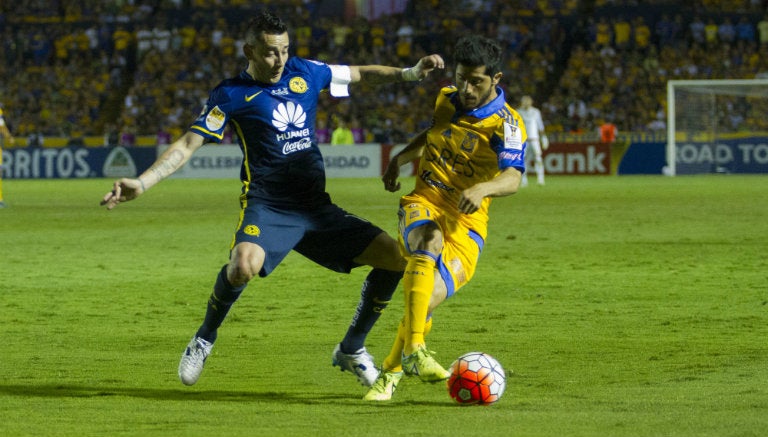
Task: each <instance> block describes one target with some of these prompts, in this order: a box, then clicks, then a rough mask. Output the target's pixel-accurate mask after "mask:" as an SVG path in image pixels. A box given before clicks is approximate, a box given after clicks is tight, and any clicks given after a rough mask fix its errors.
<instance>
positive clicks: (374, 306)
mask: <svg viewBox="0 0 768 437" xmlns="http://www.w3.org/2000/svg"><path fill="white" fill-rule="evenodd" d="M402 277H403V272H393V271H390V270H383V269H373V270H371V272H370V273H369V274H368V277H367V278H365V282H363V288H362V291H361V293H360V302H359V303H358V304H357V310H356V311H355V316H354V317H353V318H352V323H350V325H349V329H347V334H346V335H345V336H344V339H343V340H342V341H341V351H342V352H344V353H354V352H356V351H357V350H358V349H360V348H362V347H363V346H364V345H365V338H366V337H367V336H368V332H370V330H371V328H373V325H374V324H375V323H376V321H377V320H379V316H381V313H382V312H383V311H384V309H385V308H386V307H387V305H389V301H390V300H391V299H392V295H393V294H394V293H395V290H396V289H397V284H398V283H399V282H400V278H402Z"/></svg>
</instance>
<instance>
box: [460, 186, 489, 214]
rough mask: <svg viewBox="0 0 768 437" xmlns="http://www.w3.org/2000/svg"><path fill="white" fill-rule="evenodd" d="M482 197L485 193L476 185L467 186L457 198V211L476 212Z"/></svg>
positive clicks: (481, 202)
mask: <svg viewBox="0 0 768 437" xmlns="http://www.w3.org/2000/svg"><path fill="white" fill-rule="evenodd" d="M484 198H485V195H484V194H483V192H482V190H481V189H480V188H478V187H477V185H475V186H474V187H469V188H467V189H466V190H464V191H463V192H462V193H461V198H459V211H461V212H463V213H464V214H472V213H474V212H476V211H477V210H478V209H480V206H482V204H483V199H484Z"/></svg>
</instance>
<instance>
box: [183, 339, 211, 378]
mask: <svg viewBox="0 0 768 437" xmlns="http://www.w3.org/2000/svg"><path fill="white" fill-rule="evenodd" d="M211 349H213V343H211V342H210V341H207V340H204V339H202V338H200V337H192V340H190V342H189V344H188V345H187V348H186V349H185V350H184V353H183V354H182V355H181V361H179V379H181V382H182V383H183V384H184V385H193V384H194V383H196V382H197V380H198V378H200V374H201V373H203V366H204V365H205V359H206V358H208V355H209V354H210V353H211Z"/></svg>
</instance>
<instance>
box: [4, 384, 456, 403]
mask: <svg viewBox="0 0 768 437" xmlns="http://www.w3.org/2000/svg"><path fill="white" fill-rule="evenodd" d="M0 395H2V396H17V397H30V398H106V397H110V396H126V397H131V398H141V399H152V400H166V401H216V402H280V403H283V404H285V403H289V404H290V403H294V404H304V405H317V404H331V403H332V404H340V403H345V402H349V403H351V404H354V405H359V404H360V403H361V400H360V398H359V397H357V396H355V395H351V394H350V393H325V394H317V393H311V394H309V393H290V392H278V391H263V392H262V391H244V390H239V391H238V390H193V389H171V388H153V389H147V388H141V387H89V386H84V385H71V384H56V385H53V384H43V385H22V384H0ZM375 405H377V406H381V407H388V406H390V407H393V406H400V407H402V406H413V405H420V406H431V407H440V406H449V407H453V406H454V405H453V404H452V403H450V402H430V401H423V402H422V401H408V402H403V403H399V402H398V403H389V402H382V403H375Z"/></svg>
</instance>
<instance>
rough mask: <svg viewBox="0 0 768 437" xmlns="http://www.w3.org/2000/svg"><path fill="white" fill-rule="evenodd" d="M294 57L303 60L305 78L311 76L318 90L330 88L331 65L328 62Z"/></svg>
mask: <svg viewBox="0 0 768 437" xmlns="http://www.w3.org/2000/svg"><path fill="white" fill-rule="evenodd" d="M292 59H296V60H297V61H300V62H301V64H302V70H303V71H304V72H305V74H304V78H305V79H307V78H311V80H312V84H313V85H314V86H316V87H317V89H318V90H324V89H328V87H329V86H330V85H331V67H329V66H328V64H326V63H324V62H320V61H315V60H309V59H302V58H292Z"/></svg>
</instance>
